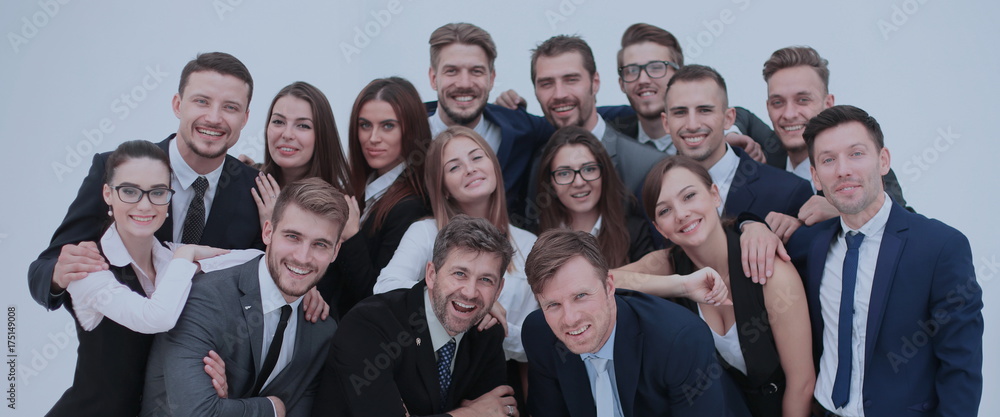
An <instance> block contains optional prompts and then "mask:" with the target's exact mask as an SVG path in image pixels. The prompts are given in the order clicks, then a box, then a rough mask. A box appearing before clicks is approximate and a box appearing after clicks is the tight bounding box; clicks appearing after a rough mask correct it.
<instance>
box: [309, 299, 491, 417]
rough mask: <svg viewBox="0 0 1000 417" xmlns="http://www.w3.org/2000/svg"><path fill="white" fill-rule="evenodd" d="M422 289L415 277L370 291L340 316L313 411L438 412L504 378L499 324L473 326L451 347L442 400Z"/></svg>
mask: <svg viewBox="0 0 1000 417" xmlns="http://www.w3.org/2000/svg"><path fill="white" fill-rule="evenodd" d="M425 288H427V287H426V285H425V284H424V282H423V281H421V282H420V283H418V284H416V285H414V286H413V288H410V289H399V290H395V291H390V292H388V293H385V294H378V295H375V296H372V297H369V298H368V299H366V300H364V301H362V302H361V303H359V304H358V305H357V306H355V307H354V309H353V310H351V312H350V313H348V314H347V316H346V317H344V320H343V321H342V322H341V325H340V330H339V331H338V332H337V336H336V337H335V338H334V340H333V347H332V348H331V349H330V357H329V358H328V359H327V361H326V364H325V365H324V366H323V374H322V378H323V380H322V383H321V384H320V390H319V393H318V395H317V396H316V403H315V405H314V409H313V416H316V417H320V416H331V415H332V416H355V417H368V416H402V415H403V414H404V412H408V413H409V414H410V415H413V416H426V415H439V416H444V415H445V413H447V412H449V411H451V410H454V409H456V408H458V407H459V405H460V404H461V402H462V400H473V399H476V398H478V397H479V396H481V395H483V394H485V393H487V392H489V391H491V390H493V389H494V388H496V387H498V386H500V385H503V384H504V381H505V377H506V372H507V371H506V367H505V364H504V354H503V329H502V328H501V327H500V326H493V327H491V328H490V329H487V330H486V331H484V332H480V331H478V330H476V329H475V328H473V329H472V330H469V331H468V332H466V333H465V335H464V336H463V337H462V342H461V343H460V344H459V346H458V350H457V351H456V352H455V359H454V371H453V372H452V379H451V388H450V394H449V396H448V397H449V401H448V402H447V403H445V404H442V403H441V399H440V388H439V386H438V377H437V360H436V359H435V355H434V348H433V345H432V342H431V336H430V332H429V330H428V327H427V326H428V325H427V319H426V315H425V313H424V289H425ZM404 410H405V411H404Z"/></svg>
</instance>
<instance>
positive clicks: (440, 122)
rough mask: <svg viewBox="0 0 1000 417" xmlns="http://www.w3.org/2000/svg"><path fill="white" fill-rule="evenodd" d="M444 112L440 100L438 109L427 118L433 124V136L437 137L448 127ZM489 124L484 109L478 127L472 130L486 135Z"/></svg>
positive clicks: (483, 135) (480, 134)
mask: <svg viewBox="0 0 1000 417" xmlns="http://www.w3.org/2000/svg"><path fill="white" fill-rule="evenodd" d="M442 112H444V110H443V109H441V102H438V108H437V110H436V111H434V114H432V115H431V116H430V117H428V118H427V121H428V122H430V124H431V136H433V137H437V135H438V134H440V133H441V132H444V131H445V130H446V129H448V124H447V123H445V122H444V119H442V118H441V114H442ZM489 126H490V122H489V120H486V110H485V109H483V112H482V113H480V114H479V123H476V127H474V128H472V130H474V131H476V133H478V134H479V136H482V137H486V131H488V130H489Z"/></svg>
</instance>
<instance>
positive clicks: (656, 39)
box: [618, 23, 684, 68]
mask: <svg viewBox="0 0 1000 417" xmlns="http://www.w3.org/2000/svg"><path fill="white" fill-rule="evenodd" d="M643 42H652V43H655V44H659V45H663V46H665V47H667V48H669V49H670V55H671V58H672V59H673V63H675V64H677V66H678V67H683V66H684V53H683V52H681V43H680V42H678V41H677V38H676V37H674V35H673V34H672V33H670V32H667V31H666V30H663V29H660V28H658V27H656V26H653V25H650V24H646V23H636V24H634V25H632V26H629V27H628V29H625V33H624V34H622V49H619V50H618V67H619V68H621V66H622V65H624V62H622V60H623V59H624V55H625V48H628V47H630V46H632V45H635V44H638V43H643Z"/></svg>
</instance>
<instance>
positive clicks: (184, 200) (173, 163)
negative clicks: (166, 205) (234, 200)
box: [167, 137, 250, 242]
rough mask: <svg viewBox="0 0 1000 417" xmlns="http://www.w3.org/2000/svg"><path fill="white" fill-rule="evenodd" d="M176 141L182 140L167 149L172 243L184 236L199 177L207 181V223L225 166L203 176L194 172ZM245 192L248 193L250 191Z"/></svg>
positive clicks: (176, 139) (172, 143)
mask: <svg viewBox="0 0 1000 417" xmlns="http://www.w3.org/2000/svg"><path fill="white" fill-rule="evenodd" d="M178 140H182V139H180V138H178V137H175V138H174V139H173V140H171V141H170V145H169V146H168V147H167V148H169V151H170V168H172V169H173V171H174V173H173V174H171V175H170V188H173V189H174V196H173V198H172V199H171V200H170V208H171V211H172V213H171V216H173V218H174V223H173V225H174V230H173V234H172V236H173V240H174V242H180V241H181V235H183V234H184V219H185V218H187V211H188V206H190V205H191V200H193V199H194V188H192V187H191V185H193V184H194V180H196V179H198V177H200V176H203V177H205V179H206V180H208V189H207V190H205V222H206V223H207V222H208V213H209V212H210V211H211V210H212V201H214V200H215V190H217V189H218V188H219V178H221V177H222V167H223V166H224V165H225V162H223V163H222V164H221V165H219V167H218V168H216V169H215V170H213V171H212V172H209V173H208V174H205V175H201V174H198V173H197V172H194V169H192V168H191V166H190V165H188V164H187V162H186V161H184V157H182V156H181V150H180V149H179V148H178V147H177V141H178ZM246 191H247V192H248V193H249V192H250V190H246Z"/></svg>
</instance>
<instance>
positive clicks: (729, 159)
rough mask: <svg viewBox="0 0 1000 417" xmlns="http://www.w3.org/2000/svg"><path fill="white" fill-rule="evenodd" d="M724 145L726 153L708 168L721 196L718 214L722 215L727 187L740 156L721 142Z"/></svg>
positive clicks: (729, 185)
mask: <svg viewBox="0 0 1000 417" xmlns="http://www.w3.org/2000/svg"><path fill="white" fill-rule="evenodd" d="M722 146H725V147H726V153H725V154H723V155H722V159H720V160H719V162H716V163H715V165H712V167H711V168H709V169H708V175H709V176H711V177H712V182H713V183H715V185H716V186H718V187H719V197H720V198H722V204H720V205H719V215H720V216H721V215H722V212H723V210H725V208H726V197H728V196H729V187H731V186H732V185H733V178H735V177H736V169H737V168H739V166H740V157H738V156H736V152H733V148H732V147H730V146H729V144H725V143H724V144H723V145H722Z"/></svg>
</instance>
